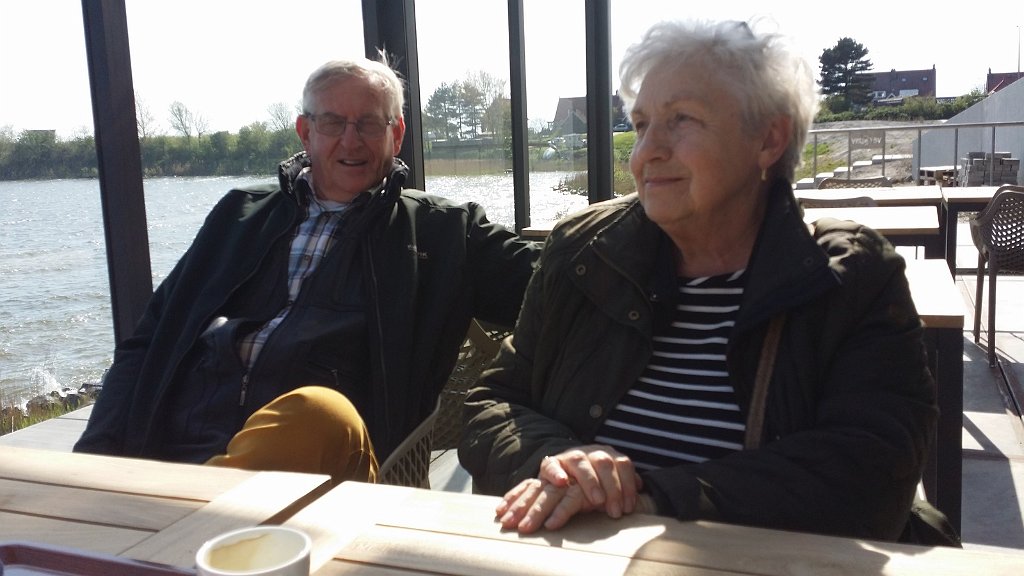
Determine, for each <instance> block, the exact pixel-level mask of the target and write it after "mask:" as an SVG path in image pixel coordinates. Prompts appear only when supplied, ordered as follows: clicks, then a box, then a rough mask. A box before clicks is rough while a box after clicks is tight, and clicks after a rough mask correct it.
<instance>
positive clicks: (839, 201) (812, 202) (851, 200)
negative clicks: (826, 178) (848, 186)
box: [800, 196, 878, 208]
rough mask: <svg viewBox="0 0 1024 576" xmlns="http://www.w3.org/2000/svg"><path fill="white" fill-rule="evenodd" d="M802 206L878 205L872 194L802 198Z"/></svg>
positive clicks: (842, 206)
mask: <svg viewBox="0 0 1024 576" xmlns="http://www.w3.org/2000/svg"><path fill="white" fill-rule="evenodd" d="M800 206H802V207H804V208H846V207H852V206H878V203H876V202H875V199H874V198H872V197H870V196H854V197H848V198H801V199H800Z"/></svg>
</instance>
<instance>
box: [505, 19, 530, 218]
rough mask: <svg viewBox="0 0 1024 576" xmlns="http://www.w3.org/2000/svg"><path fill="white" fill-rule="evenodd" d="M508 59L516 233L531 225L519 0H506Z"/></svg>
mask: <svg viewBox="0 0 1024 576" xmlns="http://www.w3.org/2000/svg"><path fill="white" fill-rule="evenodd" d="M508 60H509V75H510V90H511V99H512V186H513V198H514V202H515V219H516V222H515V225H516V232H517V233H518V232H520V231H522V229H523V228H526V227H527V226H529V225H530V141H529V140H530V136H529V131H528V129H527V116H526V36H525V34H524V25H523V2H522V0H508Z"/></svg>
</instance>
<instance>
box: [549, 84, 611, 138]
mask: <svg viewBox="0 0 1024 576" xmlns="http://www.w3.org/2000/svg"><path fill="white" fill-rule="evenodd" d="M625 122H626V117H625V115H623V112H622V98H619V95H618V94H613V95H612V126H615V125H616V124H623V123H625ZM550 128H551V133H552V134H585V133H586V132H587V97H586V96H577V97H574V98H559V99H558V106H557V107H556V108H555V119H554V120H553V121H552V122H551V125H550Z"/></svg>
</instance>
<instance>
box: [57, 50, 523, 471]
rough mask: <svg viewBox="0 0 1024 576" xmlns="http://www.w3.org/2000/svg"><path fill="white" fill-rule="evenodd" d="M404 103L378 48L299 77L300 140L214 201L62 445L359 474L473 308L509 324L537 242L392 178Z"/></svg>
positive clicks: (398, 166)
mask: <svg viewBox="0 0 1024 576" xmlns="http://www.w3.org/2000/svg"><path fill="white" fill-rule="evenodd" d="M402 108H403V85H402V81H401V80H400V79H399V77H398V76H397V75H396V74H395V72H394V71H393V70H392V69H391V67H390V66H389V65H388V63H387V60H386V58H383V57H382V58H381V61H372V60H363V59H359V60H348V61H332V62H328V63H327V64H324V65H323V66H321V67H320V68H319V69H317V70H316V71H314V72H313V74H312V75H310V77H309V79H308V81H307V83H306V86H305V89H304V90H303V109H304V110H303V113H302V115H300V116H299V117H298V119H297V120H296V130H297V131H298V134H299V137H300V138H301V140H302V143H303V146H304V147H305V152H303V153H300V154H297V155H296V156H294V157H292V158H289V159H288V160H286V161H284V162H282V163H281V165H280V174H279V182H278V184H276V185H266V186H256V187H252V188H248V189H242V190H232V191H230V192H229V193H228V194H227V195H226V196H225V197H224V198H223V199H222V200H221V201H220V202H219V203H218V204H217V206H216V207H215V208H214V209H213V211H212V212H211V213H210V215H209V216H208V218H207V220H206V222H205V224H204V225H203V227H202V229H201V230H200V231H199V232H198V234H197V236H196V238H195V241H194V243H193V245H192V247H191V248H190V249H189V250H188V252H187V253H186V254H185V255H184V257H183V258H182V259H181V260H180V261H179V262H178V264H177V266H176V267H175V268H174V270H173V271H172V272H171V273H170V275H169V276H168V277H167V279H166V280H165V281H164V282H163V283H162V284H161V285H160V287H159V288H158V289H157V291H156V292H155V294H154V296H153V298H152V301H151V302H150V304H149V306H148V308H147V311H146V314H145V316H144V317H143V318H142V320H141V322H140V323H139V325H138V327H137V329H136V331H135V333H134V334H133V335H132V336H131V337H130V338H128V339H127V340H125V341H124V342H122V343H121V344H119V346H118V348H117V350H116V353H115V357H114V363H113V365H112V366H111V368H110V370H109V372H108V374H107V376H106V378H105V380H104V386H103V391H102V392H101V394H100V396H99V398H98V400H97V402H96V406H95V408H94V409H93V413H92V417H91V418H90V421H89V424H88V427H87V428H86V430H85V432H84V433H83V435H82V437H81V438H80V439H79V441H78V443H77V444H76V446H75V450H77V451H82V452H96V453H104V454H115V455H125V456H137V457H147V458H156V459H161V460H171V461H180V462H195V463H208V464H213V465H222V466H235V467H242V468H250V469H273V470H294V471H308V472H321V473H327V474H331V475H332V477H333V478H334V479H335V480H344V479H359V480H369V481H373V480H374V479H375V477H376V473H377V462H378V459H379V460H380V461H383V460H384V459H385V458H386V457H387V456H388V455H389V454H390V453H391V452H392V451H393V450H394V448H395V446H396V445H397V444H398V443H399V442H401V440H402V439H403V438H404V437H405V436H406V435H407V434H408V433H409V432H410V431H411V430H412V429H413V428H415V426H416V425H417V424H418V423H419V422H420V421H422V420H423V418H424V417H426V416H427V415H428V414H429V413H430V411H431V410H432V408H433V406H434V404H435V401H436V399H437V396H438V393H439V391H440V390H441V388H442V386H443V385H444V382H445V381H446V379H447V376H448V374H449V373H450V371H451V369H452V367H453V365H454V363H455V359H456V356H457V353H458V349H459V346H460V344H461V342H462V340H463V338H464V336H465V333H466V329H467V326H468V324H469V322H470V320H471V319H472V318H473V317H477V318H481V319H484V320H488V321H491V322H496V323H500V324H505V325H511V324H512V323H514V321H515V318H516V316H517V314H518V311H519V306H520V302H521V300H522V295H523V291H524V290H525V287H526V284H527V281H528V280H529V278H530V275H531V274H532V271H533V264H534V261H535V259H536V256H537V254H538V247H537V246H535V245H534V244H533V243H531V242H527V241H524V240H521V239H519V238H518V237H517V236H516V235H515V234H513V233H512V232H511V231H509V230H507V229H505V228H503V227H502V226H499V225H496V224H493V223H490V222H488V220H487V217H486V215H485V213H484V211H483V209H481V208H480V207H479V206H477V205H475V204H472V203H470V204H456V203H453V202H450V201H448V200H445V199H443V198H439V197H435V196H430V195H427V194H425V193H423V192H420V191H416V190H403V188H402V185H403V183H404V181H405V177H406V174H407V168H406V166H405V165H404V164H403V163H402V162H401V161H400V160H398V159H397V158H395V155H396V154H397V153H398V151H399V150H400V148H401V144H402V138H403V136H404V134H405V121H404V118H403V116H402Z"/></svg>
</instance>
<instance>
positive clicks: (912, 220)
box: [804, 205, 945, 258]
mask: <svg viewBox="0 0 1024 576" xmlns="http://www.w3.org/2000/svg"><path fill="white" fill-rule="evenodd" d="M825 217H829V218H836V219H838V220H853V221H854V222H857V223H860V224H863V225H865V226H868V227H869V228H873V229H875V230H876V231H877V232H878V233H880V234H882V235H883V236H885V237H886V238H887V239H888V240H889V242H892V244H893V245H895V246H924V254H925V258H942V257H943V255H945V250H944V246H943V243H942V234H941V232H942V230H941V227H940V221H939V210H938V208H937V207H934V206H923V205H922V206H871V207H863V206H859V207H850V208H846V207H844V208H807V209H805V210H804V221H805V222H807V223H811V222H814V221H815V220H819V219H821V218H825Z"/></svg>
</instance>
